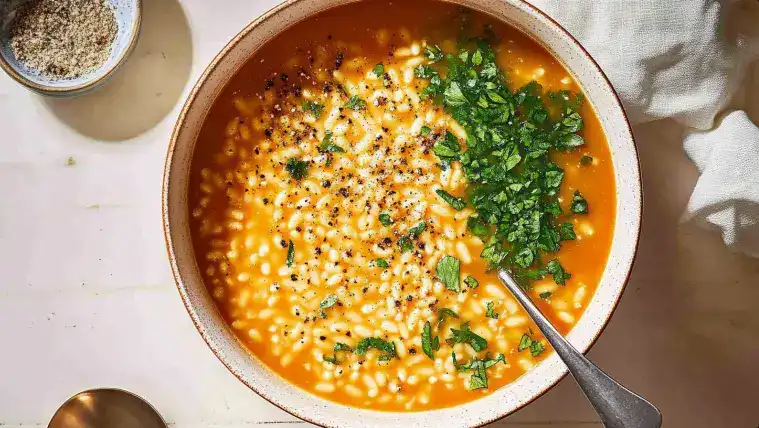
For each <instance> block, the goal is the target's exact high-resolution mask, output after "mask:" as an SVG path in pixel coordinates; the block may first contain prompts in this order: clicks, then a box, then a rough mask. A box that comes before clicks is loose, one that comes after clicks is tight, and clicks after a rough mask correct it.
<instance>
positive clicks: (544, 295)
mask: <svg viewBox="0 0 759 428" xmlns="http://www.w3.org/2000/svg"><path fill="white" fill-rule="evenodd" d="M552 295H553V293H551V292H550V291H545V292H543V293H540V294H538V296H540V298H541V299H543V300H548V298H549V297H551V296H552Z"/></svg>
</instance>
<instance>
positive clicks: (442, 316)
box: [437, 308, 459, 328]
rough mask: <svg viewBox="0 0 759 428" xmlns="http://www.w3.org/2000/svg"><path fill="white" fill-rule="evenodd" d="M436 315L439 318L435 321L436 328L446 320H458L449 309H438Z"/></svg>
mask: <svg viewBox="0 0 759 428" xmlns="http://www.w3.org/2000/svg"><path fill="white" fill-rule="evenodd" d="M437 313H438V315H439V317H440V318H438V320H437V328H440V325H441V324H443V323H444V322H445V319H446V318H458V317H459V314H457V313H456V312H453V311H452V310H451V309H448V308H440V309H438V310H437Z"/></svg>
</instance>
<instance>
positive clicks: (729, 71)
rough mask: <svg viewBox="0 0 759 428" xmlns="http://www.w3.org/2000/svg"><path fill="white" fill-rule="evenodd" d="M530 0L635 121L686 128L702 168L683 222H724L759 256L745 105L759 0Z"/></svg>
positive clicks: (757, 149) (755, 56) (756, 161)
mask: <svg viewBox="0 0 759 428" xmlns="http://www.w3.org/2000/svg"><path fill="white" fill-rule="evenodd" d="M531 3H532V4H534V5H535V6H536V7H538V8H540V9H541V10H543V11H544V12H545V13H547V14H548V15H549V16H551V17H552V18H554V19H555V20H556V21H558V22H559V23H560V24H561V25H562V26H564V27H565V28H566V29H567V30H569V32H570V33H572V35H573V36H574V37H575V38H577V39H578V40H579V41H580V42H581V43H582V44H583V46H584V47H585V48H586V49H587V50H588V51H589V52H590V54H591V55H593V57H594V58H595V59H596V61H598V63H599V64H600V66H601V68H602V69H603V70H604V72H605V73H606V74H607V75H608V76H609V78H610V79H611V81H612V84H613V85H614V88H615V89H616V90H617V92H618V93H619V95H620V96H621V98H622V102H623V104H624V106H625V110H626V111H627V114H628V116H629V118H630V121H631V122H632V124H633V126H635V125H636V124H641V123H645V122H651V121H655V120H659V119H665V118H670V119H673V120H675V121H677V122H678V123H679V124H680V125H681V126H682V127H683V128H685V129H684V131H685V132H684V135H685V138H684V142H683V144H684V148H685V151H686V152H687V153H688V156H690V158H691V159H692V160H693V161H694V162H695V163H696V165H697V166H698V168H699V170H700V171H701V176H700V178H699V180H698V182H697V184H696V187H695V189H694V190H693V194H692V195H691V198H690V201H689V203H688V207H687V210H686V212H685V213H684V214H683V219H684V221H694V222H697V223H699V224H702V225H704V226H707V227H711V228H718V229H720V230H721V232H722V236H723V239H724V240H725V243H726V244H728V245H730V246H732V247H734V248H736V249H738V250H740V251H743V252H745V253H746V254H749V255H752V256H754V257H759V128H757V124H758V123H759V117H753V121H752V118H750V116H749V115H748V114H747V113H746V112H745V111H743V110H741V109H742V108H746V107H745V105H746V103H751V102H757V98H759V81H756V80H757V79H754V81H752V80H751V79H746V78H745V77H746V76H747V74H748V73H747V72H748V71H749V70H750V68H751V67H754V66H756V68H757V69H759V2H757V1H756V0H732V1H729V0H725V1H717V0H656V1H651V0H648V1H605V2H603V1H602V2H599V1H597V0H575V1H572V2H567V1H564V0H531ZM747 85H751V87H747ZM736 94H740V95H741V100H742V101H741V102H740V103H738V102H737V101H736V100H735V96H736ZM737 104H738V105H737ZM728 107H729V109H728ZM734 107H737V108H734ZM753 113H756V110H755V111H754V112H753ZM634 129H635V128H633V130H634ZM639 143H641V144H653V143H654V142H639Z"/></svg>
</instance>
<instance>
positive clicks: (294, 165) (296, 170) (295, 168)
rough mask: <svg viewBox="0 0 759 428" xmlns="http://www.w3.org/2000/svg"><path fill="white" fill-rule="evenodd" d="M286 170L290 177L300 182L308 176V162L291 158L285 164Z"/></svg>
mask: <svg viewBox="0 0 759 428" xmlns="http://www.w3.org/2000/svg"><path fill="white" fill-rule="evenodd" d="M285 170H286V171H287V172H289V173H290V177H292V178H294V179H296V180H298V181H300V180H303V179H304V178H306V176H307V175H308V162H306V161H302V160H298V159H296V158H290V159H288V160H287V163H286V164H285Z"/></svg>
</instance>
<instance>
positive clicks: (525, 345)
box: [517, 333, 546, 357]
mask: <svg viewBox="0 0 759 428" xmlns="http://www.w3.org/2000/svg"><path fill="white" fill-rule="evenodd" d="M525 349H529V350H530V355H532V356H533V357H537V356H538V355H540V354H541V353H542V352H543V351H545V349H546V347H545V346H544V345H543V343H542V342H541V341H539V340H533V338H531V337H530V335H529V334H527V333H525V334H523V335H522V339H521V340H520V341H519V346H518V347H517V351H519V352H522V351H524V350H525Z"/></svg>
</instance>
